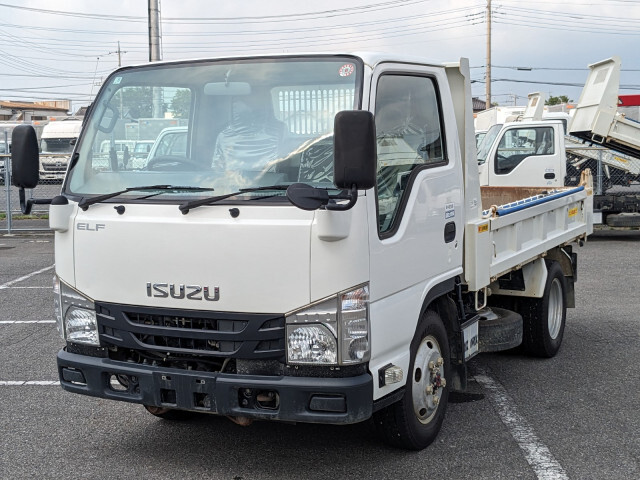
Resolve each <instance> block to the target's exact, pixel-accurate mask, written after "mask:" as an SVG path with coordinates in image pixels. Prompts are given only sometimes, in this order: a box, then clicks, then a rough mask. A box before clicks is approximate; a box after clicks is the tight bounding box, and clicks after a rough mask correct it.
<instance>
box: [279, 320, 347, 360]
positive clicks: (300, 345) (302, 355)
mask: <svg viewBox="0 0 640 480" xmlns="http://www.w3.org/2000/svg"><path fill="white" fill-rule="evenodd" d="M287 352H288V354H289V359H290V362H291V363H326V364H330V365H335V364H336V362H337V360H338V349H337V346H336V337H334V336H333V335H332V334H331V332H329V330H327V328H326V327H325V326H324V325H319V324H315V325H300V326H297V325H288V326H287Z"/></svg>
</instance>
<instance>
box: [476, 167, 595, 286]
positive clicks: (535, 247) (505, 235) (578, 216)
mask: <svg viewBox="0 0 640 480" xmlns="http://www.w3.org/2000/svg"><path fill="white" fill-rule="evenodd" d="M592 190H593V189H592V187H591V179H590V178H588V179H586V180H585V181H584V182H583V184H582V185H581V186H579V187H567V188H560V189H554V190H548V189H544V188H525V187H482V188H481V195H482V207H483V216H482V218H481V219H478V220H474V221H470V222H468V223H467V225H466V231H465V237H466V240H465V276H466V280H467V284H468V286H469V290H471V291H477V290H481V289H482V288H484V287H486V286H488V285H489V284H490V283H491V282H492V281H494V280H495V279H496V278H498V277H499V276H501V275H503V274H505V273H507V272H509V271H511V270H516V269H518V268H521V267H522V266H523V265H525V264H527V263H529V262H531V261H533V260H535V259H536V258H539V257H541V256H544V255H545V252H547V251H548V250H550V249H552V248H554V247H557V246H561V245H565V244H568V243H572V242H575V241H577V240H579V239H583V238H585V237H586V236H587V235H589V234H590V233H591V232H592V231H593V205H592V204H593V192H592Z"/></svg>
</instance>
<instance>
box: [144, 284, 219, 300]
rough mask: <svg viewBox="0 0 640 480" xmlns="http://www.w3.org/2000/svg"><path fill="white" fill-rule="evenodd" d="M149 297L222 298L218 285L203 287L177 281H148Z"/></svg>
mask: <svg viewBox="0 0 640 480" xmlns="http://www.w3.org/2000/svg"><path fill="white" fill-rule="evenodd" d="M147 297H156V298H169V297H171V298H176V299H181V298H185V299H187V300H207V301H209V302H217V301H218V300H220V289H219V288H218V287H213V288H210V287H202V286H200V285H184V284H179V285H176V284H175V283H151V282H147Z"/></svg>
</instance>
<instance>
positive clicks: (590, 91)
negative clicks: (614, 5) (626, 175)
mask: <svg viewBox="0 0 640 480" xmlns="http://www.w3.org/2000/svg"><path fill="white" fill-rule="evenodd" d="M620 68H621V61H620V58H619V57H612V58H609V59H607V60H603V61H601V62H598V63H594V64H592V65H589V69H590V72H589V76H588V78H587V81H586V83H585V85H584V88H583V90H582V94H581V95H580V100H579V101H578V105H577V107H576V109H575V113H574V114H573V118H572V120H571V123H570V124H569V133H570V134H571V135H573V136H575V137H578V138H581V139H583V140H586V141H588V142H594V143H598V144H601V145H603V146H605V147H608V148H611V149H612V150H616V151H619V152H622V153H625V154H627V155H630V156H632V157H635V158H640V123H638V122H636V121H633V120H630V119H627V118H626V117H625V116H624V115H623V114H621V113H620V112H618V90H619V85H620Z"/></svg>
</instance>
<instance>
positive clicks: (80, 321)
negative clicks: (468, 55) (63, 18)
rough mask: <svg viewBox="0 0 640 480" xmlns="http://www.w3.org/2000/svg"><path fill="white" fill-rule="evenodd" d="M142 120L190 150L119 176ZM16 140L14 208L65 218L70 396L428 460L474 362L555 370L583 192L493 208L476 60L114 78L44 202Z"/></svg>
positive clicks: (289, 58)
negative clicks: (482, 174) (376, 444)
mask: <svg viewBox="0 0 640 480" xmlns="http://www.w3.org/2000/svg"><path fill="white" fill-rule="evenodd" d="M141 92H146V93H147V94H145V95H142V94H141ZM121 109H125V110H126V112H127V118H122V117H123V115H121V111H120V110H121ZM134 113H135V114H137V115H139V116H140V117H141V118H149V117H153V116H156V117H157V118H171V117H174V118H179V119H181V120H183V121H184V122H183V124H186V126H185V128H184V130H185V132H184V135H183V140H184V142H185V146H184V147H185V148H184V149H181V151H180V152H179V154H165V155H158V156H155V157H154V158H150V159H148V161H147V162H146V163H144V164H139V163H136V164H132V163H125V162H123V161H120V159H119V158H118V157H116V156H114V157H113V158H112V159H111V161H110V162H109V163H108V165H105V164H104V161H103V159H101V157H100V153H99V151H100V148H99V147H100V145H101V143H102V142H103V141H105V140H108V141H110V142H116V143H117V142H118V141H120V140H123V139H125V128H124V125H125V122H126V123H130V122H132V121H135V118H130V117H131V116H132V115H133V114H134ZM14 132H15V133H14V135H13V153H12V155H13V181H14V184H15V185H16V186H18V187H20V188H21V191H22V195H21V200H22V206H23V209H24V210H25V211H28V210H29V209H30V208H31V205H32V204H33V203H45V202H50V203H51V207H50V226H51V228H52V229H53V230H54V231H55V264H56V267H55V282H54V291H55V311H56V316H57V321H58V328H59V331H60V334H61V335H62V337H63V339H64V340H65V342H66V345H65V346H64V348H63V349H62V350H61V351H60V352H59V354H58V358H57V362H58V370H59V375H60V382H61V385H62V388H64V389H65V390H67V391H69V392H74V393H78V394H83V395H91V396H95V397H100V398H107V399H113V400H120V401H125V402H133V403H138V404H141V405H144V407H145V408H146V409H147V410H148V411H149V412H150V413H152V414H154V415H156V416H159V417H165V418H179V417H181V416H183V415H185V414H187V413H192V412H201V413H210V414H218V415H225V416H228V417H230V418H232V419H233V420H235V421H236V422H237V423H240V424H244V425H246V424H249V423H250V422H251V421H252V420H281V421H289V422H311V423H328V424H347V423H355V422H361V421H365V420H368V419H370V418H372V417H373V420H374V422H375V424H376V426H377V428H378V430H379V431H380V433H381V435H382V437H383V439H385V440H386V441H387V442H388V443H390V444H392V445H395V446H398V447H402V448H408V449H422V448H424V447H426V446H427V445H429V444H430V443H431V442H432V441H433V440H434V439H435V438H436V435H437V433H438V431H439V429H440V427H441V424H442V421H443V418H444V414H445V410H446V407H447V400H448V397H449V392H450V391H452V390H463V389H464V388H465V386H466V383H467V362H469V360H470V359H471V358H473V357H474V356H475V355H476V354H477V353H480V352H489V351H497V350H503V349H510V348H514V347H517V346H520V345H521V346H522V347H521V348H523V350H524V351H526V352H529V353H530V354H533V355H537V356H544V357H551V356H553V355H555V354H556V352H557V351H558V349H559V348H560V344H561V342H562V337H563V332H564V327H565V318H566V317H565V316H566V308H567V307H572V306H574V282H575V280H576V267H577V255H576V253H575V252H574V251H573V245H572V244H573V243H578V244H582V242H583V241H584V240H585V238H586V236H587V235H588V234H589V233H590V232H591V231H592V192H591V184H590V182H589V181H590V179H589V178H585V181H584V182H583V183H582V184H581V185H579V186H575V187H571V188H567V187H560V188H554V189H535V188H531V189H524V188H510V187H504V188H487V189H484V188H482V189H481V188H480V184H479V179H478V178H479V177H478V166H477V161H476V149H475V139H474V128H473V117H472V110H471V93H470V81H469V66H468V62H467V61H466V60H464V59H463V60H461V61H460V62H458V63H455V64H453V63H452V64H445V65H441V64H434V63H429V62H426V61H424V60H420V59H416V58H410V57H403V56H395V55H388V54H361V55H355V54H353V55H352V54H336V55H318V54H313V55H273V56H258V57H243V58H220V59H209V60H197V61H178V62H163V63H153V64H147V65H141V66H135V67H125V68H121V69H118V70H117V71H115V72H114V73H113V74H112V75H111V76H110V77H109V78H108V79H107V80H106V81H105V82H104V85H103V87H102V88H101V90H100V92H99V94H98V96H97V98H96V99H95V101H94V103H93V105H92V107H91V110H90V112H89V113H88V115H87V117H86V119H85V124H84V126H83V129H82V133H81V135H80V138H79V139H78V142H77V145H76V146H75V149H74V153H73V155H72V158H71V164H70V166H69V170H68V173H67V176H66V178H65V181H64V183H63V185H62V190H61V193H60V195H59V196H56V197H55V198H53V199H50V200H46V199H40V200H38V199H32V198H27V195H26V194H25V189H29V188H33V187H34V186H35V185H36V184H37V181H38V175H37V170H38V169H37V165H38V158H37V157H38V149H37V144H36V145H35V146H34V142H35V134H34V133H33V132H32V131H31V130H30V129H29V127H24V128H19V129H16V130H15V131H14ZM183 140H181V141H183Z"/></svg>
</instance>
